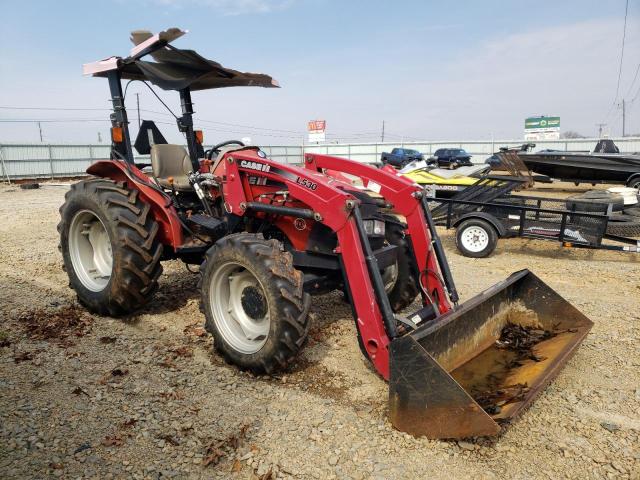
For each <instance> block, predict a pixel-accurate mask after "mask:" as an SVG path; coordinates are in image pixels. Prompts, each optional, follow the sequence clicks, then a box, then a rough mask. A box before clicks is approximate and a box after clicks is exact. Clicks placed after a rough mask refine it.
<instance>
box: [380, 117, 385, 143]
mask: <svg viewBox="0 0 640 480" xmlns="http://www.w3.org/2000/svg"><path fill="white" fill-rule="evenodd" d="M380 142H381V143H384V120H382V138H381V140H380Z"/></svg>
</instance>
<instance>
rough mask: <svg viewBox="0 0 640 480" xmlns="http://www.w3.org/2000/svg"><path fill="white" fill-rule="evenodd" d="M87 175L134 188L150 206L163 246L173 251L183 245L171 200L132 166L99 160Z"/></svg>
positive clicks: (180, 227) (180, 228)
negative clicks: (123, 183) (126, 184)
mask: <svg viewBox="0 0 640 480" xmlns="http://www.w3.org/2000/svg"><path fill="white" fill-rule="evenodd" d="M87 173H88V174H89V175H94V176H96V177H102V178H110V179H112V180H115V181H118V182H128V183H129V187H130V188H136V189H137V190H138V191H139V192H140V196H141V197H142V198H143V199H144V200H145V201H146V202H147V203H148V204H149V205H150V206H151V212H152V213H153V218H154V219H155V220H156V222H158V226H159V227H160V230H159V232H158V233H159V238H160V241H161V242H162V244H163V245H165V247H166V246H169V245H170V246H171V247H172V248H173V251H174V252H175V251H176V249H177V248H178V247H179V246H180V245H182V244H183V243H184V237H183V236H182V225H181V224H180V220H179V218H178V213H177V212H176V209H175V208H174V207H173V204H172V203H171V199H170V198H169V197H167V196H165V195H163V194H161V193H160V192H159V191H158V190H156V189H155V188H154V187H153V186H151V184H150V183H149V179H148V178H147V176H146V175H145V174H144V173H142V172H141V171H140V170H139V169H138V168H136V167H135V166H134V165H131V166H130V169H129V168H127V166H126V165H124V163H123V162H119V161H116V160H100V161H98V162H96V163H94V164H92V165H91V166H90V167H89V168H87Z"/></svg>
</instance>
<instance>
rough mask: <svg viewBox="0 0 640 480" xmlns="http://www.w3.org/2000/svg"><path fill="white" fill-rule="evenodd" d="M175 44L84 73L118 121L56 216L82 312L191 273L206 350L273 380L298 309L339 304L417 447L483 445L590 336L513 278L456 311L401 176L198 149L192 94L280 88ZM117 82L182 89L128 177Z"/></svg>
mask: <svg viewBox="0 0 640 480" xmlns="http://www.w3.org/2000/svg"><path fill="white" fill-rule="evenodd" d="M184 33H185V32H183V31H181V30H178V29H169V30H167V31H164V32H161V33H159V34H157V35H152V34H150V33H148V32H134V34H133V35H132V40H133V41H134V44H135V47H134V48H133V50H132V51H131V54H130V55H129V56H128V57H124V58H123V57H111V58H109V59H107V60H103V61H100V62H95V63H93V64H88V65H85V73H87V74H91V75H93V76H102V77H106V78H108V80H109V85H110V90H111V98H112V103H113V107H114V113H113V114H112V117H111V119H112V127H113V128H112V158H111V159H110V160H105V161H99V162H96V163H95V164H93V165H92V166H91V167H90V168H89V169H88V173H89V174H90V175H92V177H91V178H89V179H88V180H83V181H81V182H79V183H77V184H76V185H74V186H73V187H72V189H71V191H70V192H69V193H68V194H67V198H66V201H65V204H64V205H63V206H62V207H61V209H60V211H61V222H60V224H59V231H60V239H61V251H62V254H63V259H64V264H65V268H66V270H67V273H68V275H69V280H70V285H71V287H72V288H74V289H75V291H76V293H77V295H78V299H79V301H80V302H81V303H82V304H83V305H85V306H86V307H87V308H89V309H90V310H91V311H94V312H97V313H100V314H105V315H113V316H117V315H126V314H128V313H131V312H133V311H135V310H136V309H138V308H140V307H142V306H143V305H145V304H146V303H148V302H150V301H152V298H153V292H154V291H155V289H156V288H157V281H158V278H159V276H160V275H161V272H162V266H161V262H162V261H163V260H170V259H180V260H182V261H183V262H185V263H187V264H197V265H200V274H201V298H202V309H203V312H204V316H205V326H206V329H207V330H208V331H209V332H210V333H211V334H212V335H213V337H214V346H215V348H216V350H217V351H218V352H219V353H220V354H221V355H223V356H224V357H225V358H226V359H227V360H228V361H229V362H232V363H234V364H235V365H237V366H239V367H240V368H243V369H247V370H250V371H252V372H254V373H257V374H261V373H266V374H270V373H272V372H275V371H277V370H283V369H286V368H287V366H288V365H289V364H290V363H291V361H293V359H294V358H295V357H296V355H297V354H298V353H299V352H300V350H301V349H302V347H303V346H304V344H305V340H306V337H307V335H308V331H309V315H308V313H309V309H310V303H311V300H310V298H311V296H312V295H320V294H323V293H327V292H330V291H334V290H339V291H342V292H344V295H345V296H346V298H347V299H348V301H349V303H350V304H351V306H352V310H353V316H354V320H355V323H356V328H357V331H358V339H357V340H358V342H359V345H360V348H361V350H362V352H363V354H364V356H365V357H366V358H367V359H368V360H369V361H370V362H371V363H372V365H373V366H374V368H375V369H376V371H377V372H378V373H379V374H380V375H381V376H382V377H383V378H384V379H385V380H388V381H389V386H390V388H389V392H390V393H389V406H390V415H391V422H392V423H393V425H394V426H395V427H396V428H398V429H400V430H402V431H406V432H409V433H411V434H413V435H425V436H427V437H430V438H465V437H473V436H484V435H495V434H497V433H498V432H499V431H500V428H501V425H504V424H505V423H508V421H509V420H511V419H512V418H513V417H514V416H515V415H516V414H518V413H519V412H520V411H522V410H523V409H524V408H525V407H526V406H527V405H528V404H529V403H530V402H531V401H532V400H533V398H534V397H535V396H536V394H538V393H539V392H540V391H541V390H542V389H543V388H544V386H545V385H546V384H548V383H549V382H550V381H551V379H552V378H553V377H554V375H556V374H557V373H558V372H559V371H560V370H561V368H562V366H563V364H564V363H565V362H566V361H567V360H568V358H569V357H570V355H571V354H572V353H573V352H574V351H575V350H576V348H577V347H578V345H579V344H580V343H581V341H582V340H583V339H584V337H585V335H586V334H587V333H588V331H589V329H590V328H591V326H592V323H591V322H590V321H589V320H588V319H587V318H586V317H585V316H584V315H582V314H581V313H580V312H578V311H577V310H576V309H575V308H574V307H572V306H571V305H570V304H569V303H568V302H566V301H565V300H564V299H562V298H561V297H560V296H559V295H558V294H557V293H555V292H554V291H553V290H552V289H551V288H549V287H548V286H547V285H546V284H545V283H544V282H542V281H541V280H540V279H538V278H537V277H536V276H535V275H533V274H532V273H531V272H528V271H526V270H525V271H521V272H516V273H514V274H513V275H511V276H510V277H509V278H508V279H507V280H505V281H503V282H501V283H499V284H498V285H495V286H493V287H491V288H490V289H488V290H486V291H484V292H483V293H481V294H479V295H477V296H476V297H474V298H472V299H470V300H468V301H467V302H465V303H464V304H461V305H459V304H458V300H459V298H458V292H457V289H456V286H455V283H454V281H453V277H452V274H451V271H450V269H449V265H448V262H447V259H446V256H445V252H444V249H443V247H442V244H441V243H440V240H439V238H438V235H437V232H436V230H435V226H434V223H433V220H432V218H431V214H430V210H429V205H428V203H427V198H426V196H425V194H424V191H423V190H422V188H421V187H420V186H419V185H417V184H415V183H413V182H412V181H411V180H409V179H407V178H405V177H402V176H398V175H395V174H393V173H391V172H387V171H385V170H384V169H376V168H374V167H372V166H368V165H364V164H361V163H358V162H354V161H351V160H347V159H343V158H336V157H331V156H327V155H319V154H305V155H304V158H303V164H302V165H299V166H296V165H290V164H283V163H280V162H277V161H274V160H272V159H269V158H268V157H267V155H266V154H265V153H264V152H263V151H262V150H261V149H260V148H258V147H253V146H246V145H244V144H243V143H242V142H240V141H235V140H232V141H229V142H224V143H221V144H218V145H215V146H213V147H211V148H209V149H208V150H206V151H205V150H204V147H203V146H202V134H201V132H198V131H195V130H194V127H193V120H194V119H193V113H194V112H193V105H192V102H191V91H192V90H204V89H212V88H222V87H229V86H263V87H276V86H277V83H276V82H275V81H274V80H273V79H271V77H268V76H266V75H261V74H251V73H242V72H238V71H235V70H231V69H227V68H224V67H222V66H221V65H220V64H218V63H216V62H213V61H211V60H207V59H205V58H204V57H201V56H200V55H198V54H197V53H196V52H194V51H192V50H180V49H177V48H175V47H173V46H171V45H170V43H171V42H172V41H174V40H175V39H177V38H179V37H180V36H181V35H183V34H184ZM146 55H151V56H152V57H153V59H154V60H155V62H151V61H146V60H142V58H143V57H145V56H146ZM122 79H128V80H130V81H134V80H138V81H144V82H150V83H153V84H154V85H156V86H157V87H160V88H162V89H165V90H176V91H178V93H179V95H180V100H181V102H180V104H181V108H182V115H181V116H179V117H178V116H176V118H177V125H178V129H179V130H180V131H181V132H182V133H184V135H185V138H186V146H187V148H186V149H185V148H184V147H182V146H180V145H172V144H168V143H167V142H166V141H165V140H164V137H162V135H161V134H160V133H159V131H158V129H157V127H156V126H155V124H153V122H149V121H145V122H144V123H143V128H141V129H140V131H139V132H138V138H137V139H136V142H135V145H136V149H137V150H138V152H139V153H149V154H150V160H151V163H150V165H149V164H142V163H140V162H137V161H136V158H135V157H134V153H133V149H132V145H131V140H130V137H129V129H128V119H127V115H126V108H125V98H124V94H123V89H122V85H121V81H122ZM125 91H126V89H125ZM416 299H418V300H417V301H415V300H416Z"/></svg>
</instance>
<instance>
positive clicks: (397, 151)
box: [380, 148, 424, 168]
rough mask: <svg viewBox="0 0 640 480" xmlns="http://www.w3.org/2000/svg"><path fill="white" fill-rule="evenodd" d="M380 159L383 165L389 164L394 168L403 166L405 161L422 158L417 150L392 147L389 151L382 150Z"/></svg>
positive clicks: (405, 163)
mask: <svg viewBox="0 0 640 480" xmlns="http://www.w3.org/2000/svg"><path fill="white" fill-rule="evenodd" d="M380 160H381V161H382V163H383V164H385V165H391V166H393V167H396V168H403V167H404V166H405V165H407V163H410V162H413V161H414V160H424V157H423V156H422V154H421V153H420V152H419V151H417V150H410V149H408V148H394V149H393V150H391V153H387V152H382V156H381V157H380Z"/></svg>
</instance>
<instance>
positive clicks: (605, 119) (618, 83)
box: [604, 0, 629, 121]
mask: <svg viewBox="0 0 640 480" xmlns="http://www.w3.org/2000/svg"><path fill="white" fill-rule="evenodd" d="M628 13H629V0H627V1H626V3H625V7H624V27H623V29H622V46H621V49H620V65H619V66H618V81H617V82H616V94H615V96H614V97H613V102H612V103H611V106H610V107H609V111H608V112H607V115H606V117H605V118H604V121H607V120H608V119H609V116H610V115H611V112H612V111H613V109H614V108H615V106H616V102H617V101H618V94H619V93H620V78H621V77H622V63H623V60H624V44H625V40H626V37H627V14H628Z"/></svg>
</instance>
